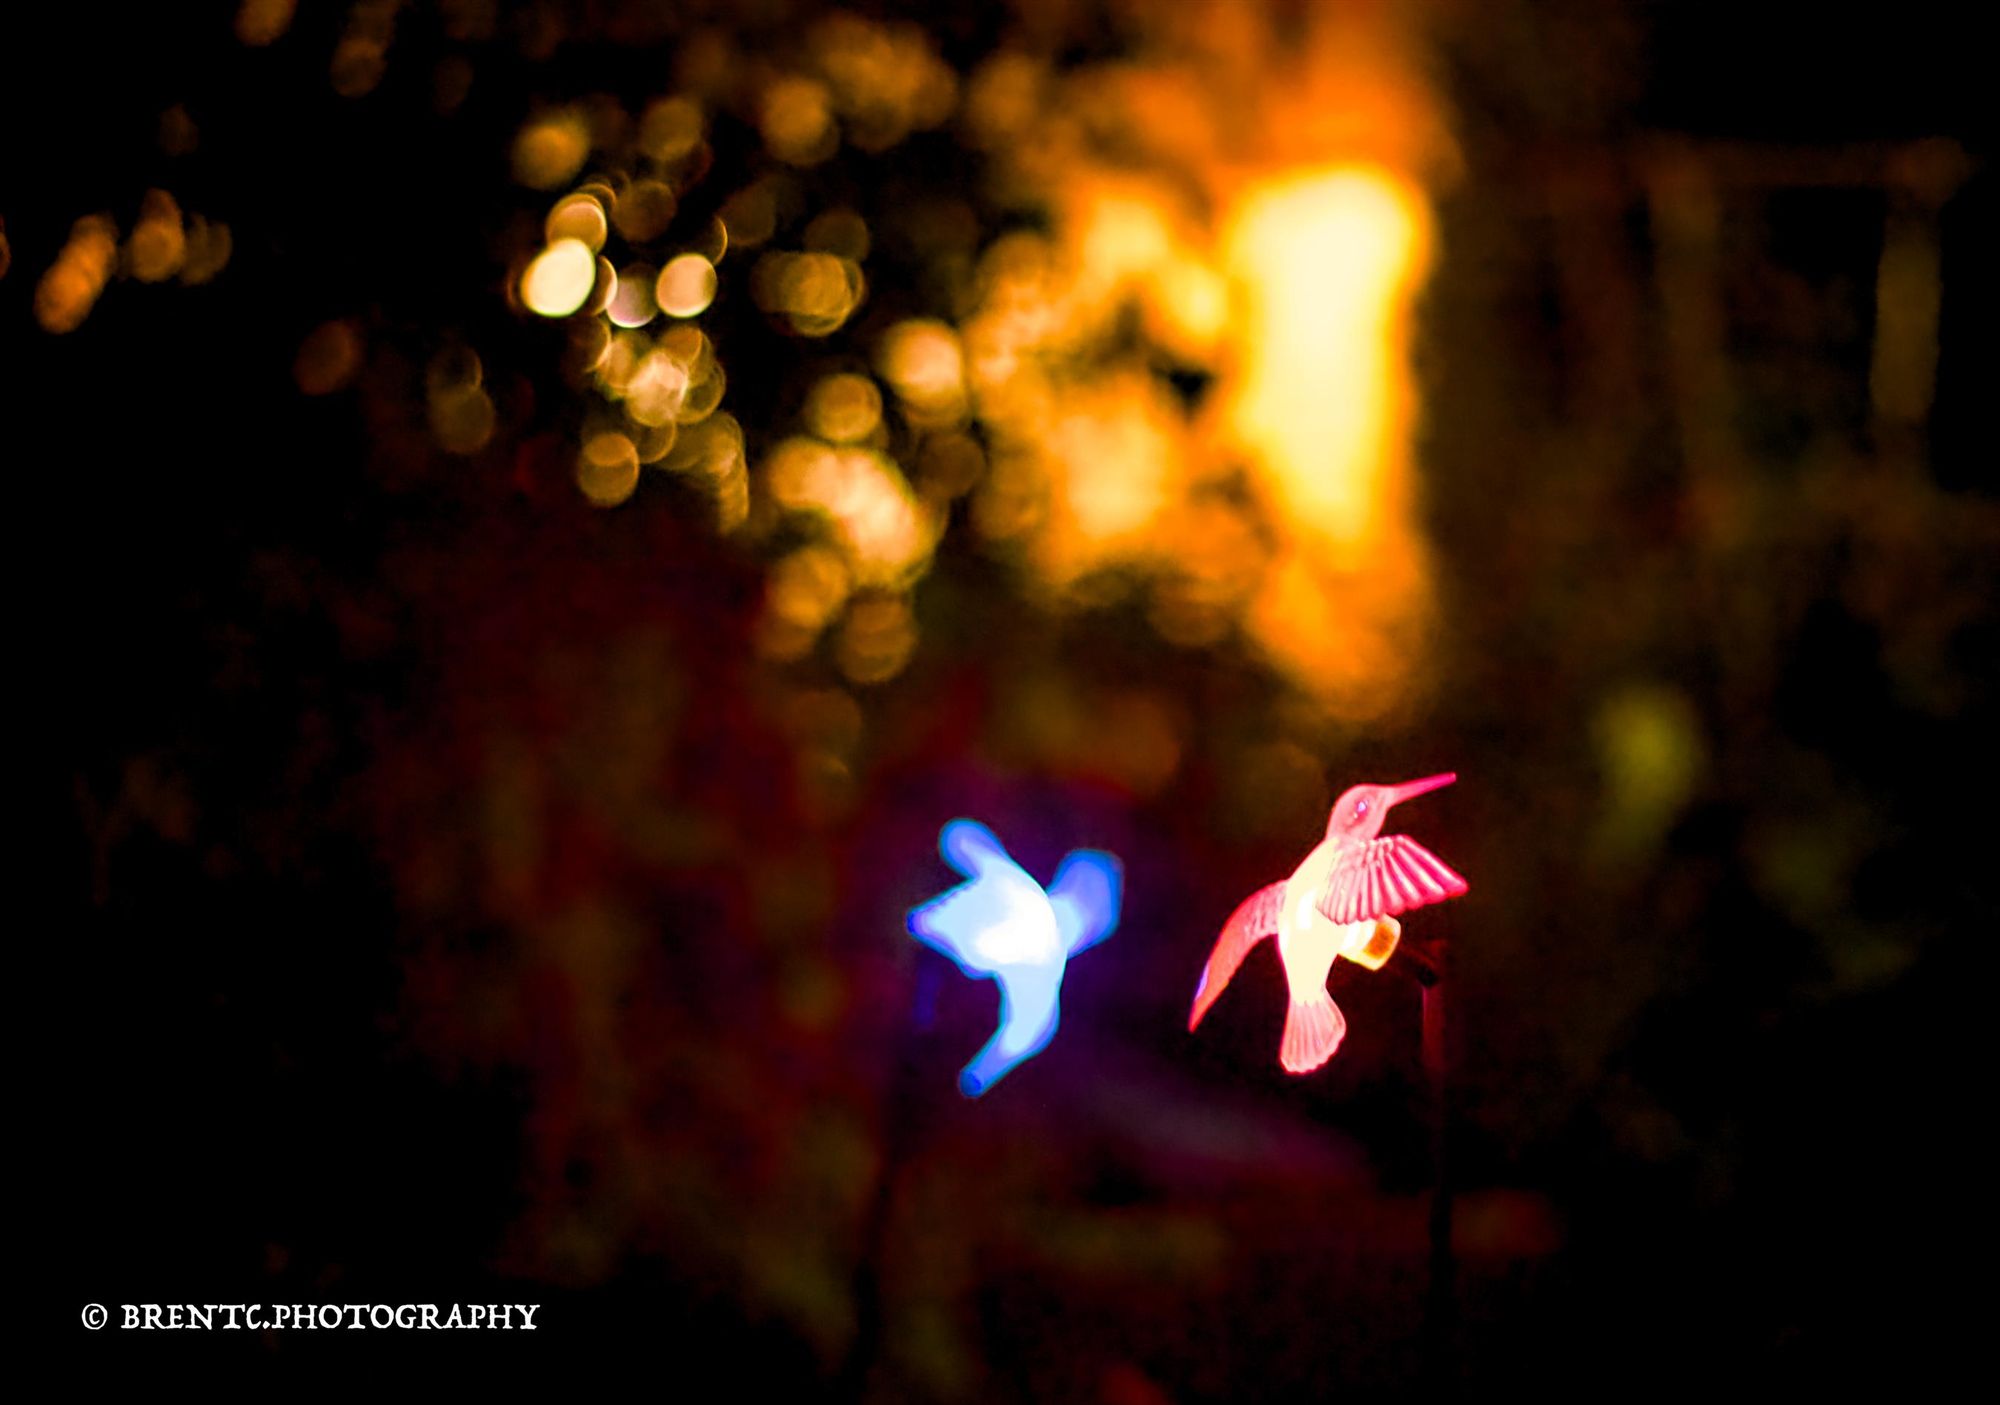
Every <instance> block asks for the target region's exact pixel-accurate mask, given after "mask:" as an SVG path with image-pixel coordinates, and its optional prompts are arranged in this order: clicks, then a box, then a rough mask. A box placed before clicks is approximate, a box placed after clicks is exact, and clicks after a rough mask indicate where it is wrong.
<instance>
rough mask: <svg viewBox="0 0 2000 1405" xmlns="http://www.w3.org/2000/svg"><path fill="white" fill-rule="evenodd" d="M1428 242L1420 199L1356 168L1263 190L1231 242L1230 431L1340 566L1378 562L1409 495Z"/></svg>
mask: <svg viewBox="0 0 2000 1405" xmlns="http://www.w3.org/2000/svg"><path fill="white" fill-rule="evenodd" d="M1428 244H1429V228H1428V217H1427V214H1426V206H1425V204H1424V201H1423V198H1422V195H1421V193H1420V192H1419V191H1418V190H1417V189H1416V188H1415V187H1414V186H1413V185H1411V184H1410V183H1409V182H1408V181H1405V180H1403V179H1400V178H1398V177H1396V176H1394V175H1392V174H1391V173H1389V172H1387V171H1384V170H1381V169H1377V168H1369V167H1357V166H1348V167H1335V168H1333V169H1330V170H1325V171H1315V172H1309V173H1303V174H1297V175H1287V176H1283V177H1279V178H1277V179H1275V180H1272V181H1269V182H1266V183H1264V184H1261V185H1258V186H1256V187H1253V188H1252V189H1251V190H1249V191H1248V192H1246V194H1245V196H1244V198H1243V200H1242V201H1241V203H1240V204H1238V205H1237V207H1236V209H1235V210H1234V211H1233V213H1232V217H1231V219H1230V222H1229V226H1228V228H1227V229H1226V230H1225V231H1224V234H1223V240H1222V254H1223V260H1224V264H1225V266H1226V267H1227V269H1228V271H1229V275H1230V278H1231V279H1232V281H1233V282H1234V284H1235V286H1236V288H1237V289H1238V294H1239V323H1238V329H1237V337H1238V342H1237V351H1238V356H1239V358H1240V359H1239V370H1238V372H1237V376H1236V379H1235V382H1234V385H1233V388H1232V393H1231V394H1230V396H1229V399H1228V402H1227V411H1226V415H1227V420H1228V432H1229V434H1230V436H1231V438H1232V439H1233V440H1234V441H1235V443H1236V444H1237V445H1238V446H1240V447H1241V448H1243V449H1245V450H1247V451H1248V452H1249V453H1250V454H1251V455H1253V456H1254V457H1255V458H1256V460H1257V461H1258V462H1260V463H1262V464H1263V465H1264V467H1265V468H1266V469H1268V470H1269V471H1270V473H1271V475H1272V479H1273V481H1274V483H1275V486H1276V487H1277V489H1278V491H1279V493H1280V494H1281V495H1282V497H1283V499H1284V503H1285V507H1286V509H1287V515H1288V516H1289V517H1291V518H1292V519H1293V520H1294V521H1295V522H1298V523H1300V524H1302V525H1304V526H1305V527H1306V528H1307V529H1308V531H1309V532H1310V533H1311V534H1312V535H1313V536H1314V537H1315V538H1317V539H1318V542H1319V543H1320V544H1321V545H1322V546H1323V547H1324V549H1325V553H1326V554H1325V556H1324V558H1323V560H1324V563H1325V564H1327V565H1330V566H1333V567H1335V568H1340V569H1353V568H1359V567H1364V566H1366V565H1368V564H1369V555H1370V553H1371V548H1372V547H1373V546H1374V545H1375V544H1377V543H1379V541H1380V539H1381V538H1382V536H1383V534H1384V532H1385V531H1387V530H1390V529H1392V527H1393V525H1394V524H1393V519H1395V517H1396V516H1397V512H1396V509H1397V508H1398V507H1399V506H1400V505H1401V503H1402V502H1403V500H1404V499H1405V497H1406V496H1407V488H1406V486H1405V484H1404V481H1403V480H1404V478H1405V476H1406V475H1407V472H1408V467H1409V461H1408V447H1407V442H1406V441H1407V436H1408V432H1409V427H1410V426H1409V420H1410V411H1411V392H1410V389H1409V385H1408V380H1409V372H1408V367H1407V340H1408V333H1407V324H1408V318H1409V304H1410V298H1411V295H1412V293H1413V292H1414V291H1415V288H1416V283H1417V280H1418V278H1419V277H1420V276H1421V275H1422V272H1423V269H1424V264H1425V261H1426V257H1427V251H1428Z"/></svg>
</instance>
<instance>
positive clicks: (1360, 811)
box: [1354, 800, 1368, 820]
mask: <svg viewBox="0 0 2000 1405" xmlns="http://www.w3.org/2000/svg"><path fill="white" fill-rule="evenodd" d="M1367 813H1368V802H1367V801H1366V800H1357V801H1355V802H1354V818H1356V819H1357V820H1358V819H1360V818H1361V817H1362V816H1363V815H1365V814H1367Z"/></svg>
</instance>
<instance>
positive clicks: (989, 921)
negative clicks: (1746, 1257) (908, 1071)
mask: <svg viewBox="0 0 2000 1405" xmlns="http://www.w3.org/2000/svg"><path fill="white" fill-rule="evenodd" d="M938 852H939V853H941V854H943V855H944V860H945V862H946V863H948V864H950V865H951V866H952V867H953V868H955V869H957V870H958V871H959V872H960V873H962V874H964V875H965V878H966V881H965V882H963V883H961V884H959V885H958V886H957V887H956V888H953V889H951V890H950V891H949V892H946V893H943V894H941V895H940V896H938V897H935V898H933V899H931V900H930V901H929V902H927V903H924V904H922V905H920V906H918V907H914V908H912V909H910V915H909V920H908V926H909V930H910V934H911V935H912V936H914V937H915V938H917V940H918V941H921V942H923V943H924V944H926V945H927V946H930V947H934V948H935V949H937V950H938V951H941V952H943V953H944V954H945V955H946V956H949V957H950V958H951V959H952V960H953V961H955V962H957V963H958V969H959V970H961V971H963V972H965V974H966V975H968V976H970V977H972V978H973V979H975V980H983V979H987V978H991V979H992V980H994V981H995V982H997V983H998V984H999V986H1000V1027H999V1028H998V1029H997V1030H995V1031H994V1034H993V1037H992V1038H991V1039H989V1040H988V1041H987V1042H986V1047H985V1048H983V1049H981V1050H980V1051H979V1053H978V1054H977V1055H976V1056H974V1058H973V1060H972V1062H971V1063H969V1064H967V1065H966V1066H965V1068H964V1069H963V1070H962V1071H961V1072H960V1073H959V1076H958V1086H959V1091H961V1092H963V1093H964V1094H965V1095H966V1096H967V1097H969V1098H976V1097H978V1096H979V1095H980V1094H981V1093H983V1092H985V1091H986V1090H987V1089H988V1088H991V1087H992V1086H993V1085H994V1084H995V1083H997V1082H998V1081H999V1080H1000V1079H1001V1078H1002V1077H1003V1076H1005V1074H1006V1073H1007V1072H1008V1070H1010V1069H1012V1068H1013V1067H1014V1065H1016V1064H1018V1063H1020V1062H1021V1061H1022V1060H1023V1059H1027V1058H1031V1057H1032V1056H1034V1055H1036V1054H1039V1053H1040V1052H1041V1051H1042V1050H1043V1049H1044V1048H1045V1047H1046V1046H1047V1045H1048V1042H1049V1040H1051V1039H1053V1038H1054V1037H1055V1032H1056V1025H1057V1023H1058V1022H1059V1020H1060V1018H1061V1009H1060V1007H1059V997H1060V995H1061V993H1062V978H1063V972H1064V970H1065V969H1066V968H1067V966H1068V964H1069V958H1070V957H1072V956H1074V955H1076V954H1077V953H1078V952H1079V951H1083V950H1085V949H1086V948H1088V947H1092V946H1095V945H1096V944H1097V943H1099V942H1101V941H1103V940H1104V939H1105V938H1106V937H1108V936H1110V935H1111V933H1112V931H1113V929H1115V928H1116V927H1117V926H1118V904H1119V899H1120V897H1121V895H1122V892H1123V888H1124V870H1123V869H1122V868H1121V867H1120V865H1119V863H1118V860H1117V859H1116V858H1114V857H1113V856H1111V855H1110V854H1106V853H1100V852H1098V851H1096V850H1092V849H1078V850H1076V851H1075V852H1074V853H1072V854H1070V855H1069V856H1068V857H1066V858H1065V859H1064V860H1063V861H1062V863H1061V865H1060V866H1059V867H1058V868H1057V869H1056V876H1055V881H1054V882H1053V883H1051V884H1050V885H1049V887H1048V890H1047V891H1046V892H1044V891H1043V889H1042V885H1041V884H1039V883H1037V882H1036V881H1035V880H1034V879H1033V878H1030V877H1029V876H1028V873H1027V871H1026V870H1025V869H1023V868H1022V867H1021V866H1020V865H1019V864H1017V863H1015V862H1014V860H1013V859H1012V858H1010V857H1008V854H1007V851H1006V849H1004V848H1003V847H1001V844H1000V841H999V840H998V839H996V838H994V837H993V831H992V830H990V829H988V828H987V827H986V826H985V825H983V824H980V823H978V822H977V821H974V820H953V821H952V822H951V823H950V824H948V825H946V826H945V827H944V830H943V831H942V832H941V833H940V834H939V836H938Z"/></svg>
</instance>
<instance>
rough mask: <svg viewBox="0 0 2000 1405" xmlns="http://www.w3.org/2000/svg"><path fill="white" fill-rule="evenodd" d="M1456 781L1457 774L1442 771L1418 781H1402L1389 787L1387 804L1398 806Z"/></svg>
mask: <svg viewBox="0 0 2000 1405" xmlns="http://www.w3.org/2000/svg"><path fill="white" fill-rule="evenodd" d="M1457 779H1458V772H1456V771H1444V772H1442V773H1440V774H1438V775H1435V776H1425V777H1424V778H1423V779H1422V780H1420V781H1404V782H1403V783H1402V784H1401V785H1392V786H1390V787H1389V803H1390V804H1391V805H1400V804H1402V803H1403V802H1404V801H1405V800H1414V799H1416V798H1417V797H1418V796H1419V795H1422V794H1423V793H1424V792H1426V791H1430V790H1436V789H1438V788H1439V787H1441V786H1447V785H1450V784H1451V783H1452V782H1453V781H1455V780H1457Z"/></svg>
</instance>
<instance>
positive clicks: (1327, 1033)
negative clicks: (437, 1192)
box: [1278, 990, 1347, 1073]
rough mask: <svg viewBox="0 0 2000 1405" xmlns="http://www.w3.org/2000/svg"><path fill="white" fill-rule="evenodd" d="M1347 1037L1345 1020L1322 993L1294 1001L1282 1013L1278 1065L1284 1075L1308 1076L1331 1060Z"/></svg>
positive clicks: (1323, 992)
mask: <svg viewBox="0 0 2000 1405" xmlns="http://www.w3.org/2000/svg"><path fill="white" fill-rule="evenodd" d="M1346 1034H1347V1017H1346V1016H1345V1015H1342V1014H1341V1013H1340V1007H1339V1006H1338V1005H1336V1004H1334V1003H1333V997H1332V996H1331V995H1328V994H1327V993H1326V992H1325V991H1323V990H1322V991H1320V992H1319V993H1318V994H1316V995H1313V996H1309V997H1308V998H1306V999H1304V1000H1294V1001H1293V1002H1292V1003H1291V1008H1289V1009H1288V1010H1286V1011H1285V1039H1284V1042H1283V1043H1282V1044H1280V1045H1279V1046H1278V1062H1279V1064H1281V1065H1282V1066H1283V1067H1284V1070H1285V1072H1287V1073H1311V1072H1312V1071H1313V1070H1314V1069H1316V1068H1318V1067H1319V1066H1320V1065H1321V1064H1323V1063H1325V1062H1326V1061H1327V1060H1328V1059H1330V1058H1332V1057H1333V1051H1334V1050H1335V1049H1338V1048H1339V1047H1340V1041H1341V1040H1342V1039H1343V1038H1344V1037H1345V1036H1346Z"/></svg>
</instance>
